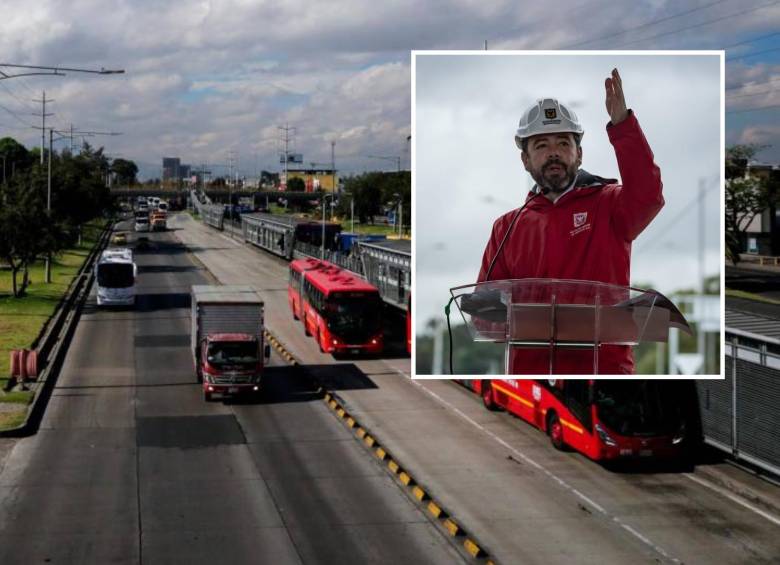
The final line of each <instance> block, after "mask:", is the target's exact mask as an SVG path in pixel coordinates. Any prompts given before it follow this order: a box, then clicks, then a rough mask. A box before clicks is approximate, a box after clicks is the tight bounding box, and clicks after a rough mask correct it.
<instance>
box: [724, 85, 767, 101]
mask: <svg viewBox="0 0 780 565" xmlns="http://www.w3.org/2000/svg"><path fill="white" fill-rule="evenodd" d="M772 92H775V89H774V88H771V89H769V90H762V91H761V92H754V93H752V94H727V95H726V98H728V99H729V100H734V99H735V98H748V97H750V96H760V95H761V94H771V93H772Z"/></svg>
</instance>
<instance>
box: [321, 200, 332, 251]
mask: <svg viewBox="0 0 780 565" xmlns="http://www.w3.org/2000/svg"><path fill="white" fill-rule="evenodd" d="M328 196H331V197H332V196H334V195H333V194H324V193H323V195H322V242H321V243H322V248H321V250H320V259H322V260H323V261H324V260H325V201H326V200H327V198H328Z"/></svg>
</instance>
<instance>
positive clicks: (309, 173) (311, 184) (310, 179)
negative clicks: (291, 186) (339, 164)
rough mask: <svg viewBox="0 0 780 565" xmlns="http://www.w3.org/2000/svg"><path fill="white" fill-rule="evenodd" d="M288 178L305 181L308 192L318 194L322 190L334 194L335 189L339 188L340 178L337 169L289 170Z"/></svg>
mask: <svg viewBox="0 0 780 565" xmlns="http://www.w3.org/2000/svg"><path fill="white" fill-rule="evenodd" d="M287 178H288V180H289V179H294V178H299V179H303V182H304V183H305V184H306V192H317V191H318V190H320V189H322V190H324V191H325V192H333V187H334V186H335V187H338V182H339V177H338V174H337V172H336V170H335V169H328V168H319V169H288V170H287Z"/></svg>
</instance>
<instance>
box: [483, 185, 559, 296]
mask: <svg viewBox="0 0 780 565" xmlns="http://www.w3.org/2000/svg"><path fill="white" fill-rule="evenodd" d="M537 186H539V185H537ZM548 192H550V189H549V188H548V189H544V188H542V189H541V192H537V193H536V194H534V195H533V196H532V197H531V198H529V199H528V201H526V203H525V204H523V205H522V206H520V208H519V209H518V210H517V212H515V215H514V217H513V218H512V221H511V222H510V224H509V227H508V228H507V230H506V233H505V234H504V239H502V240H501V243H500V244H499V246H498V250H497V251H496V254H495V255H494V256H493V259H492V260H491V261H490V266H489V267H488V270H487V273H485V280H484V281H482V282H487V281H489V280H490V273H491V272H493V267H494V266H495V264H496V259H498V256H499V255H500V254H501V250H502V249H503V248H504V243H506V240H507V238H508V237H509V234H510V233H512V228H513V227H515V222H517V219H518V218H519V217H520V213H521V212H522V211H523V210H525V207H526V206H528V205H529V204H530V203H531V202H533V200H534V198H536V197H537V196H541V195H543V194H547V193H548Z"/></svg>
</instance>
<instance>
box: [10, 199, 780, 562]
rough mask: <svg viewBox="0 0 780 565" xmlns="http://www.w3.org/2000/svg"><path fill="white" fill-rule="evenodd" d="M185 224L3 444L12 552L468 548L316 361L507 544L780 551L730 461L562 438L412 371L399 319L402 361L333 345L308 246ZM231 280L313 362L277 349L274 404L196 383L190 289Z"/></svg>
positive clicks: (354, 552) (79, 557) (673, 551)
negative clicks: (244, 287)
mask: <svg viewBox="0 0 780 565" xmlns="http://www.w3.org/2000/svg"><path fill="white" fill-rule="evenodd" d="M169 225H170V226H171V227H172V228H173V231H170V232H167V233H161V234H151V235H150V239H151V240H152V242H153V246H152V249H150V250H149V251H148V252H146V253H142V254H139V255H138V256H137V260H138V262H139V264H140V266H141V272H140V280H139V283H140V288H139V292H141V295H140V296H139V304H138V307H137V309H136V310H125V311H109V310H97V309H96V308H95V306H94V297H93V298H91V299H90V303H89V304H88V305H87V307H86V310H85V313H84V314H83V316H82V318H81V320H80V322H79V326H78V328H77V331H76V336H75V338H74V341H73V343H72V344H71V346H70V351H69V354H68V357H67V359H66V364H65V366H64V368H63V371H62V373H61V375H60V378H59V382H58V385H57V387H56V389H55V392H54V395H53V397H52V399H51V401H50V404H49V406H48V408H47V411H46V415H45V417H44V421H43V423H42V427H41V430H40V431H39V432H38V434H37V435H35V436H33V437H30V438H25V439H22V440H18V441H14V442H13V445H9V443H8V442H7V441H5V442H2V443H0V509H1V511H0V563H3V564H5V563H34V562H44V561H45V560H47V559H48V560H50V561H51V562H53V563H57V562H59V563H71V562H74V563H75V562H78V563H104V562H120V563H121V562H126V563H176V562H179V563H199V562H202V563H206V562H209V563H214V562H225V563H243V562H255V563H256V562H273V563H277V562H278V563H333V562H339V563H345V562H346V563H349V562H353V563H366V562H372V563H380V562H387V563H397V562H409V563H445V562H446V563H452V562H459V561H469V558H468V556H466V555H465V554H464V553H463V552H462V550H460V549H458V544H457V543H455V542H454V541H453V539H452V538H449V537H448V536H447V535H446V534H444V533H443V532H442V531H441V528H439V527H437V526H435V525H434V523H433V522H432V521H431V520H430V518H429V517H428V515H427V514H426V513H425V512H424V511H423V510H422V508H421V506H420V505H419V504H417V503H416V502H415V501H414V500H413V499H412V498H411V497H409V496H408V495H407V494H406V492H405V491H404V490H402V488H401V487H400V486H399V485H398V484H397V482H396V481H394V480H393V479H392V477H391V476H390V475H389V474H388V472H387V471H386V470H385V468H384V467H383V466H382V465H380V464H379V462H378V461H377V460H376V458H374V457H372V455H371V454H370V452H369V451H368V450H367V449H365V447H364V446H363V445H362V444H361V442H359V441H357V440H356V439H355V437H354V435H353V433H352V432H351V431H349V430H348V428H346V427H345V426H344V424H343V423H341V422H340V421H339V420H338V418H337V417H336V416H335V415H334V414H333V413H332V412H331V411H330V410H329V409H328V408H327V405H326V404H325V403H323V402H322V400H321V398H320V395H319V394H318V393H317V391H315V390H313V388H312V384H311V380H310V379H309V378H307V377H308V376H311V375H314V376H316V377H317V378H318V379H320V380H321V381H323V382H324V383H325V384H326V385H327V387H328V388H329V389H331V390H333V391H334V392H335V393H336V395H337V397H338V399H339V400H340V402H341V403H342V404H343V405H344V406H345V407H347V409H348V411H349V412H350V414H352V415H353V416H354V417H355V418H356V419H357V420H358V421H359V422H360V423H361V425H363V426H365V427H366V428H367V429H369V430H370V431H371V433H372V434H374V435H375V436H376V437H377V439H378V440H379V441H380V442H381V443H382V444H383V445H384V446H386V447H387V449H388V450H390V451H391V452H392V453H393V455H394V457H396V458H397V459H398V460H399V461H400V462H401V463H402V464H403V466H404V467H405V468H406V469H407V470H408V471H409V472H410V473H411V474H412V476H413V477H414V478H415V480H416V481H417V482H418V483H419V484H421V485H424V487H425V489H426V491H428V492H430V493H432V495H433V496H435V497H436V499H437V501H438V502H439V503H440V504H441V505H442V506H443V507H444V508H445V509H446V510H447V511H448V512H449V513H450V514H451V515H452V516H453V517H454V518H455V519H456V520H457V521H458V522H459V523H460V524H462V525H463V526H464V527H465V528H466V529H467V530H468V531H469V532H470V533H471V534H473V535H474V537H475V538H476V539H477V540H478V541H479V542H480V544H482V545H483V546H484V548H486V550H487V551H488V552H489V554H490V555H491V557H493V558H494V559H495V561H496V562H498V563H540V564H542V563H543V564H550V563H572V562H575V563H594V564H596V563H598V564H622V563H631V564H634V563H686V564H690V563H777V562H778V561H779V560H780V535H778V534H780V514H778V511H777V510H776V509H775V508H773V507H768V506H766V505H764V504H763V503H762V502H761V501H760V500H759V501H757V500H749V499H747V498H746V497H742V496H736V495H734V494H733V493H731V492H730V491H727V490H726V489H723V488H721V487H719V486H718V485H717V484H715V483H714V482H713V481H712V480H711V477H712V473H711V471H718V472H722V469H721V467H722V466H723V465H722V464H721V463H719V462H710V461H698V462H697V466H696V467H695V469H680V468H674V467H630V468H626V469H623V470H613V469H608V468H605V467H603V466H601V465H599V464H596V463H594V462H592V461H590V460H588V459H586V458H585V457H583V456H581V455H579V454H577V453H573V452H558V451H555V450H554V449H552V448H551V446H550V445H549V440H548V439H547V437H546V436H545V435H544V434H542V433H541V432H539V431H538V430H536V429H534V428H532V427H531V426H529V425H526V424H525V423H523V422H521V421H520V420H518V419H516V418H514V417H511V416H509V415H507V414H505V413H492V412H488V411H486V410H485V409H484V408H483V407H482V405H481V402H480V399H479V398H478V397H476V396H475V395H473V394H471V393H470V392H468V391H467V390H466V389H464V388H462V387H461V386H459V385H457V384H455V383H452V382H449V381H413V380H412V379H411V378H410V360H409V358H408V357H406V356H404V355H403V354H402V352H401V350H402V347H401V344H402V342H403V338H402V336H400V335H399V336H396V338H395V339H393V340H391V342H392V344H391V351H390V354H389V355H387V356H385V357H383V358H380V359H368V360H366V359H350V358H346V359H338V360H334V359H333V357H332V356H330V355H325V354H322V353H321V352H320V351H319V348H318V347H317V345H316V343H315V342H314V340H313V339H312V338H308V337H306V336H304V333H303V328H302V326H301V324H300V323H299V322H294V321H293V319H292V316H291V314H290V311H289V307H288V305H287V298H286V286H287V263H285V262H284V261H282V260H281V259H278V258H276V257H273V256H270V255H268V254H265V253H263V252H261V251H259V250H257V249H254V248H252V247H250V246H247V245H244V244H243V243H241V242H239V241H238V240H237V239H232V238H230V237H229V236H228V235H227V234H224V233H220V232H217V231H215V230H213V229H211V228H208V227H206V226H203V225H202V224H200V223H198V222H196V221H195V220H193V219H192V218H191V217H190V216H189V215H186V214H174V215H173V216H172V217H171V219H170V220H169ZM217 282H219V283H223V284H249V285H252V286H253V287H255V288H256V289H257V290H258V292H259V293H260V294H261V296H262V297H263V298H264V300H265V303H266V325H267V327H268V329H269V331H270V332H271V333H272V334H273V335H274V336H275V337H276V338H277V339H278V340H279V341H280V342H281V343H282V344H283V345H284V346H285V348H286V349H287V350H288V351H289V352H290V353H292V354H293V355H294V356H295V357H296V359H298V360H299V361H300V363H301V364H302V365H301V366H300V367H292V366H288V365H286V364H285V363H283V362H282V361H281V359H280V358H278V357H277V356H276V355H274V357H273V358H272V362H271V365H272V366H271V367H270V368H269V369H268V373H267V377H268V381H267V382H268V390H267V391H266V393H265V396H264V397H263V400H262V402H260V403H240V402H239V403H230V402H225V403H223V402H212V403H205V402H204V401H203V399H202V394H201V392H200V388H199V386H198V385H197V384H196V383H195V376H194V372H193V369H192V361H191V359H190V352H189V310H188V307H189V301H188V291H189V287H190V285H192V284H215V283H217ZM395 325H396V324H393V327H392V328H391V334H393V335H395V332H397V328H395ZM3 457H4V459H3ZM727 472H728V473H729V477H731V478H732V479H733V480H735V481H736V482H741V483H744V484H747V485H752V486H753V487H754V488H755V489H756V490H759V491H762V492H768V493H769V494H770V495H772V494H773V493H774V492H776V491H777V487H774V486H771V485H769V486H767V484H766V483H763V482H762V481H760V480H758V479H755V478H754V477H751V476H750V475H748V474H747V473H743V472H742V471H739V470H733V469H732V468H729V470H728V471H727ZM762 489H763V490H762Z"/></svg>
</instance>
